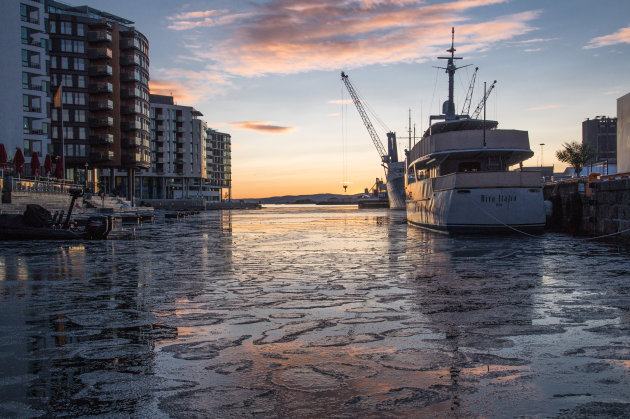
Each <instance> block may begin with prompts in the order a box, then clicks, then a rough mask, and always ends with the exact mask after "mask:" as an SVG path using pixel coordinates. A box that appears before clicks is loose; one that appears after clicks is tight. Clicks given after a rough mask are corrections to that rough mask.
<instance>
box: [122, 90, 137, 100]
mask: <svg viewBox="0 0 630 419" xmlns="http://www.w3.org/2000/svg"><path fill="white" fill-rule="evenodd" d="M120 97H121V98H123V99H127V98H134V97H140V90H137V89H120Z"/></svg>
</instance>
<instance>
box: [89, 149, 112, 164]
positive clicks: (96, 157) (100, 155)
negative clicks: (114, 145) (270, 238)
mask: <svg viewBox="0 0 630 419" xmlns="http://www.w3.org/2000/svg"><path fill="white" fill-rule="evenodd" d="M90 160H91V161H92V162H94V163H101V162H107V161H112V160H114V152H113V151H96V152H93V153H90Z"/></svg>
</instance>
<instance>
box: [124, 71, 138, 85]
mask: <svg viewBox="0 0 630 419" xmlns="http://www.w3.org/2000/svg"><path fill="white" fill-rule="evenodd" d="M120 81H122V82H123V83H129V82H136V81H138V82H139V81H140V76H137V75H136V74H135V73H120Z"/></svg>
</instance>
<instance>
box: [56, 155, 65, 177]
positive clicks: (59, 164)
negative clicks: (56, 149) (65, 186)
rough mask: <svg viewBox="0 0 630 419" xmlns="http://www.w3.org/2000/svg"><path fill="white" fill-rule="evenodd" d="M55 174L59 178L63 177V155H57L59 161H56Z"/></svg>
mask: <svg viewBox="0 0 630 419" xmlns="http://www.w3.org/2000/svg"><path fill="white" fill-rule="evenodd" d="M55 175H56V176H57V177H58V178H59V179H63V161H62V160H61V157H57V162H56V163H55Z"/></svg>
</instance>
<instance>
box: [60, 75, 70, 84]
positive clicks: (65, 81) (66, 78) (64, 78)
mask: <svg viewBox="0 0 630 419" xmlns="http://www.w3.org/2000/svg"><path fill="white" fill-rule="evenodd" d="M61 83H62V84H63V86H64V87H72V75H71V74H63V75H62V76H61Z"/></svg>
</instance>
